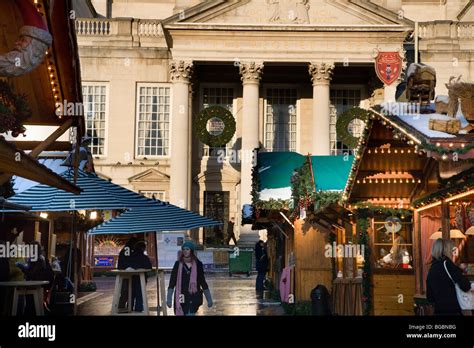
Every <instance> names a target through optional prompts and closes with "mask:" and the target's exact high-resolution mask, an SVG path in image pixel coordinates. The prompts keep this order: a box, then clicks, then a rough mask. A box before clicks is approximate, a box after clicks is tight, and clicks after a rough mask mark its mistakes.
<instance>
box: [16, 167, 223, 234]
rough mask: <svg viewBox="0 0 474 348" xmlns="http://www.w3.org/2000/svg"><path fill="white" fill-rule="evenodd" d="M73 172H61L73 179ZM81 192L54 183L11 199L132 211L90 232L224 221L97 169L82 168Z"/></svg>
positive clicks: (35, 206) (50, 207)
mask: <svg viewBox="0 0 474 348" xmlns="http://www.w3.org/2000/svg"><path fill="white" fill-rule="evenodd" d="M72 175H73V174H72V172H71V171H67V172H64V173H62V174H61V176H63V177H64V178H66V179H68V180H70V181H72V180H73V177H72ZM77 186H79V187H80V188H81V189H82V192H81V193H80V194H79V195H73V194H71V193H68V192H65V191H62V190H59V189H56V188H54V187H50V186H47V185H35V186H32V187H30V188H29V189H27V190H25V191H23V192H21V193H19V194H17V195H15V196H13V197H12V198H10V199H9V201H10V202H11V203H16V204H23V205H29V206H31V210H30V211H36V212H38V211H44V212H48V211H50V212H51V211H71V210H110V209H124V210H125V209H127V210H128V211H126V212H124V213H122V214H121V215H119V216H117V217H115V218H114V219H112V220H109V221H107V222H105V223H103V224H101V225H99V226H97V227H96V228H93V229H92V230H91V231H90V232H91V233H92V234H106V233H119V234H120V233H122V234H124V233H140V232H153V231H184V230H190V229H194V228H199V227H204V226H215V225H221V224H222V223H221V222H218V221H214V220H210V219H208V218H206V217H204V216H201V215H198V214H196V213H193V212H191V211H189V210H186V209H181V208H178V207H177V206H174V205H172V204H168V203H166V202H161V201H156V200H154V199H151V198H147V197H144V196H142V195H140V194H138V193H136V192H133V191H130V190H128V189H126V188H124V187H122V186H119V185H116V184H114V183H112V182H110V181H107V180H104V179H102V178H100V177H98V176H97V175H96V174H94V173H86V172H84V171H82V170H79V172H78V178H77Z"/></svg>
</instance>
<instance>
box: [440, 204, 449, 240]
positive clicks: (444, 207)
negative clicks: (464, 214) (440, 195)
mask: <svg viewBox="0 0 474 348" xmlns="http://www.w3.org/2000/svg"><path fill="white" fill-rule="evenodd" d="M441 226H442V236H443V239H445V240H448V239H449V238H450V232H449V231H450V230H451V223H450V220H449V203H447V202H446V201H442V202H441Z"/></svg>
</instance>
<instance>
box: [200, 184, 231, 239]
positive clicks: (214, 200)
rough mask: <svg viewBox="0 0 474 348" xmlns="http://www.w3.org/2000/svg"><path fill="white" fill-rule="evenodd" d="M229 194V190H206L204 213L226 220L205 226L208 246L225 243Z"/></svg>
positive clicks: (216, 218)
mask: <svg viewBox="0 0 474 348" xmlns="http://www.w3.org/2000/svg"><path fill="white" fill-rule="evenodd" d="M229 196H230V194H229V192H228V191H204V215H205V216H206V217H208V218H210V219H213V220H217V221H222V222H224V225H219V226H213V227H205V228H204V244H205V245H206V246H218V245H224V244H225V235H226V231H225V228H226V226H227V224H226V222H227V221H229Z"/></svg>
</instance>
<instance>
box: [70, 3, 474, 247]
mask: <svg viewBox="0 0 474 348" xmlns="http://www.w3.org/2000/svg"><path fill="white" fill-rule="evenodd" d="M86 4H88V5H89V6H81V10H80V11H78V13H77V15H78V18H77V21H76V30H77V34H78V42H79V47H80V58H81V68H82V78H83V91H84V101H85V108H86V109H85V116H86V120H87V121H86V122H87V129H88V132H89V135H90V136H91V137H92V138H93V139H92V145H91V150H92V152H93V155H94V157H95V168H96V171H97V172H98V173H100V174H101V175H102V176H104V177H108V178H111V179H112V180H113V181H114V182H115V183H118V184H121V185H123V186H126V187H128V188H130V189H133V190H136V191H139V192H142V193H144V194H147V195H155V196H156V197H157V198H159V199H164V200H166V201H170V202H171V203H174V204H178V205H180V206H183V207H186V208H189V209H192V210H195V211H197V212H200V213H202V214H205V215H208V216H211V217H216V218H218V219H225V220H227V219H229V218H230V217H235V219H236V226H239V225H240V224H239V222H240V219H241V214H240V212H241V208H242V206H243V205H244V204H247V203H250V201H251V196H250V191H251V170H252V151H253V149H254V148H256V147H259V146H260V147H261V148H262V149H263V151H296V152H299V153H303V154H307V153H311V154H314V155H341V154H343V153H344V152H347V151H350V149H347V148H345V147H344V146H343V145H342V143H341V142H340V141H338V137H337V134H336V129H335V122H336V119H337V115H340V114H341V112H343V111H344V110H346V109H348V108H350V107H352V106H354V105H359V104H360V103H361V101H364V100H367V99H368V100H369V102H374V98H375V99H376V96H377V95H380V93H377V92H382V91H384V93H382V94H381V96H382V100H383V99H385V101H390V100H395V95H396V94H395V90H396V85H397V83H394V84H392V85H390V86H383V84H382V82H380V80H379V79H378V78H377V76H376V73H375V69H374V58H375V56H376V54H377V52H398V53H399V54H400V56H401V57H402V58H403V59H404V61H405V64H404V65H406V63H410V62H411V61H413V59H414V58H413V57H414V54H413V52H414V50H415V49H416V48H418V51H419V59H420V61H421V62H423V63H426V64H430V65H432V66H434V67H435V68H436V70H437V73H438V84H437V86H436V92H437V94H446V89H445V86H444V82H447V80H448V78H449V76H451V75H461V74H462V75H463V78H464V79H465V80H471V81H472V77H473V74H474V67H473V65H472V64H473V63H472V58H473V54H472V52H473V48H474V40H473V34H474V22H473V21H474V8H472V7H474V6H472V7H471V5H472V1H468V0H436V1H429V0H372V1H362V0H361V1H358V0H334V1H330V0H300V1H296V0H294V1H292V0H266V1H264V0H241V1H238V0H229V1H223V0H213V1H199V0H113V1H106V0H102V1H101V0H95V1H94V0H93V1H90V2H86ZM415 22H417V24H416V23H415ZM415 28H417V33H418V37H419V43H418V45H415V42H414V41H415V40H414V36H415V35H414V31H415ZM415 46H417V47H415ZM402 79H403V75H401V76H400V78H399V81H398V82H400V81H402ZM380 88H383V89H382V90H380ZM374 91H375V93H374ZM372 96H373V98H372V99H370V98H371V97H372ZM211 105H220V106H223V107H224V108H227V109H228V110H229V111H230V112H231V113H232V115H233V117H234V118H235V120H236V128H237V129H236V133H235V135H234V137H233V139H232V140H231V141H230V142H229V143H228V144H227V145H226V147H223V148H210V147H208V146H206V145H203V144H202V143H201V142H200V141H199V140H198V139H197V137H196V136H195V134H194V132H193V129H194V126H195V120H196V118H197V115H198V114H199V112H200V111H201V110H203V109H204V108H206V107H208V106H211ZM352 126H353V127H352V128H353V131H354V132H355V133H357V131H360V129H358V128H360V125H358V124H357V123H355V124H353V125H352ZM239 159H240V160H239ZM221 232H222V231H220V230H214V229H212V230H206V231H199V232H197V231H196V232H194V233H193V237H194V238H195V239H196V240H199V241H201V242H204V243H206V244H208V245H210V244H219V242H220V239H221V235H220V233H221ZM241 232H242V235H241V237H242V238H243V233H245V232H248V231H246V230H245V229H242V231H241ZM243 239H244V238H243Z"/></svg>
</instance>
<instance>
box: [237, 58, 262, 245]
mask: <svg viewBox="0 0 474 348" xmlns="http://www.w3.org/2000/svg"><path fill="white" fill-rule="evenodd" d="M262 72H263V63H261V62H260V63H259V62H245V63H241V64H240V74H241V76H242V77H241V80H242V84H243V108H242V115H243V117H242V151H241V156H240V158H241V162H240V208H241V209H242V208H243V207H244V205H251V204H252V195H251V191H252V168H253V164H254V161H253V160H252V156H251V153H252V151H253V150H254V149H255V148H258V147H259V139H258V135H259V127H258V121H259V118H258V117H259V112H258V111H259V108H258V101H259V85H260V79H261V77H262ZM257 240H258V232H257V231H255V233H254V232H252V230H251V228H250V227H249V226H243V228H242V229H241V233H240V239H239V243H240V244H242V242H248V243H254V242H256V241H257Z"/></svg>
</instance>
